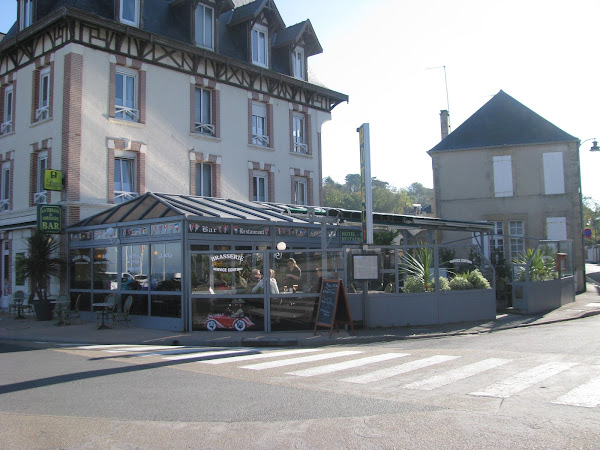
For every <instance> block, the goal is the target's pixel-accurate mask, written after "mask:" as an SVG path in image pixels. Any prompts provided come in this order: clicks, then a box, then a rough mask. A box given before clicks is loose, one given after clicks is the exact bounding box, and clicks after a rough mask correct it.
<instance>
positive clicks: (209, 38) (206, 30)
mask: <svg viewBox="0 0 600 450" xmlns="http://www.w3.org/2000/svg"><path fill="white" fill-rule="evenodd" d="M214 17H215V15H214V10H213V9H212V8H210V7H208V6H205V5H202V4H198V6H197V7H196V27H195V32H196V45H197V46H199V47H204V48H208V49H211V50H213V49H214V47H215V45H214V35H215V33H214Z"/></svg>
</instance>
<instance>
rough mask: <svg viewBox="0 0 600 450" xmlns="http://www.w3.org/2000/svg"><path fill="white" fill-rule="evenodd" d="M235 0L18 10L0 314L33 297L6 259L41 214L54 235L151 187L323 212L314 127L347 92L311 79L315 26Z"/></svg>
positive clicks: (3, 138) (0, 225) (4, 115)
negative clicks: (53, 176) (288, 21)
mask: <svg viewBox="0 0 600 450" xmlns="http://www.w3.org/2000/svg"><path fill="white" fill-rule="evenodd" d="M240 3H243V2H239V1H235V2H234V1H232V0H212V1H211V0H200V1H198V0H64V1H61V2H57V1H55V0H17V2H16V4H15V7H17V8H18V15H17V22H16V23H15V25H14V26H13V27H12V28H11V30H9V31H8V32H7V33H6V36H5V37H4V38H3V39H2V40H1V42H0V124H1V130H0V132H1V134H0V158H1V161H0V163H1V164H2V171H1V173H0V186H1V189H0V230H1V232H2V234H1V235H0V237H1V248H2V251H3V258H2V274H3V276H2V295H3V300H4V302H3V305H5V304H6V299H7V296H9V295H10V294H11V293H12V292H13V291H14V290H16V289H25V290H27V288H26V286H24V283H23V280H21V279H18V278H19V277H18V276H17V274H16V273H15V271H14V261H15V259H16V258H18V257H19V256H20V255H22V254H24V252H25V245H26V242H25V238H26V237H28V236H29V235H30V234H31V233H32V231H33V230H34V229H35V227H36V222H37V209H36V205H38V204H44V203H49V204H56V205H60V206H61V207H62V211H63V228H64V227H66V226H68V225H69V224H72V223H75V222H77V221H79V220H80V219H82V218H85V217H88V216H90V215H92V214H95V213H97V212H99V211H102V210H104V209H106V208H107V207H109V206H110V205H112V204H115V203H119V202H123V201H125V200H128V199H130V198H133V197H135V196H138V195H140V194H143V193H145V192H147V191H154V192H168V193H175V194H195V195H203V196H213V197H229V198H232V199H240V200H257V201H270V202H281V203H288V204H290V203H291V204H314V205H318V204H320V187H321V178H322V172H321V152H322V149H321V137H320V136H321V126H322V125H323V123H324V122H326V121H328V120H329V119H330V118H331V110H332V109H333V108H334V107H335V106H336V105H337V104H339V103H341V102H344V101H347V100H348V97H347V96H346V95H344V94H340V93H338V92H335V91H332V90H329V89H326V88H324V87H322V86H319V85H316V84H313V83H311V82H310V80H308V79H307V73H308V70H307V59H308V57H310V56H312V55H314V54H318V53H321V52H322V48H321V46H320V44H319V41H318V39H317V37H316V35H315V32H314V30H313V28H312V25H311V23H310V21H309V20H306V21H305V22H302V23H299V24H296V25H293V26H290V27H286V26H285V24H284V22H283V20H282V18H281V16H280V15H279V12H278V10H277V7H276V6H275V3H274V2H273V1H272V0H257V1H254V2H251V3H248V4H240ZM236 6H237V7H236ZM46 169H52V170H55V171H60V172H62V176H63V177H64V182H63V190H62V191H50V190H47V189H45V188H44V184H43V180H44V171H45V170H46ZM63 288H64V285H63V284H61V286H60V287H58V286H55V287H54V290H55V291H58V290H59V289H63Z"/></svg>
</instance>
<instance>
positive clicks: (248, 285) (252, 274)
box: [246, 269, 262, 294]
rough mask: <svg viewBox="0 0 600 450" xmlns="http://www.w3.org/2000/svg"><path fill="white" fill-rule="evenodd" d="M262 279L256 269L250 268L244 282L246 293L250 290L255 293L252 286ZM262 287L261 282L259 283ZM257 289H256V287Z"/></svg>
mask: <svg viewBox="0 0 600 450" xmlns="http://www.w3.org/2000/svg"><path fill="white" fill-rule="evenodd" d="M261 281H262V274H261V273H260V270H258V269H252V271H251V272H250V277H249V278H248V282H247V283H246V293H247V294H249V293H250V292H252V293H256V291H255V290H254V288H255V287H256V286H258V283H259V282H261ZM260 286H261V287H262V284H261V285H260ZM257 290H258V289H257Z"/></svg>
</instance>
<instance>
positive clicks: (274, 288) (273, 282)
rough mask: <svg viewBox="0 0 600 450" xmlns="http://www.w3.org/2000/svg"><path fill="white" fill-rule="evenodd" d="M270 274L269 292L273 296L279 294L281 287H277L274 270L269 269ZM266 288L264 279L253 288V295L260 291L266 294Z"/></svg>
mask: <svg viewBox="0 0 600 450" xmlns="http://www.w3.org/2000/svg"><path fill="white" fill-rule="evenodd" d="M269 274H270V275H271V276H270V277H269V292H270V293H271V294H279V287H278V286H277V280H276V279H275V271H274V270H273V269H269ZM264 286H265V280H264V279H262V280H260V281H259V282H258V283H256V286H254V287H253V288H252V293H253V294H256V293H257V292H259V290H260V291H261V292H264V289H265V287H264Z"/></svg>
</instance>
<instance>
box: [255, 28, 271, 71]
mask: <svg viewBox="0 0 600 450" xmlns="http://www.w3.org/2000/svg"><path fill="white" fill-rule="evenodd" d="M251 41H252V63H253V64H256V65H257V66H263V67H269V47H268V44H269V30H268V29H267V27H265V26H262V25H254V28H252V37H251Z"/></svg>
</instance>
